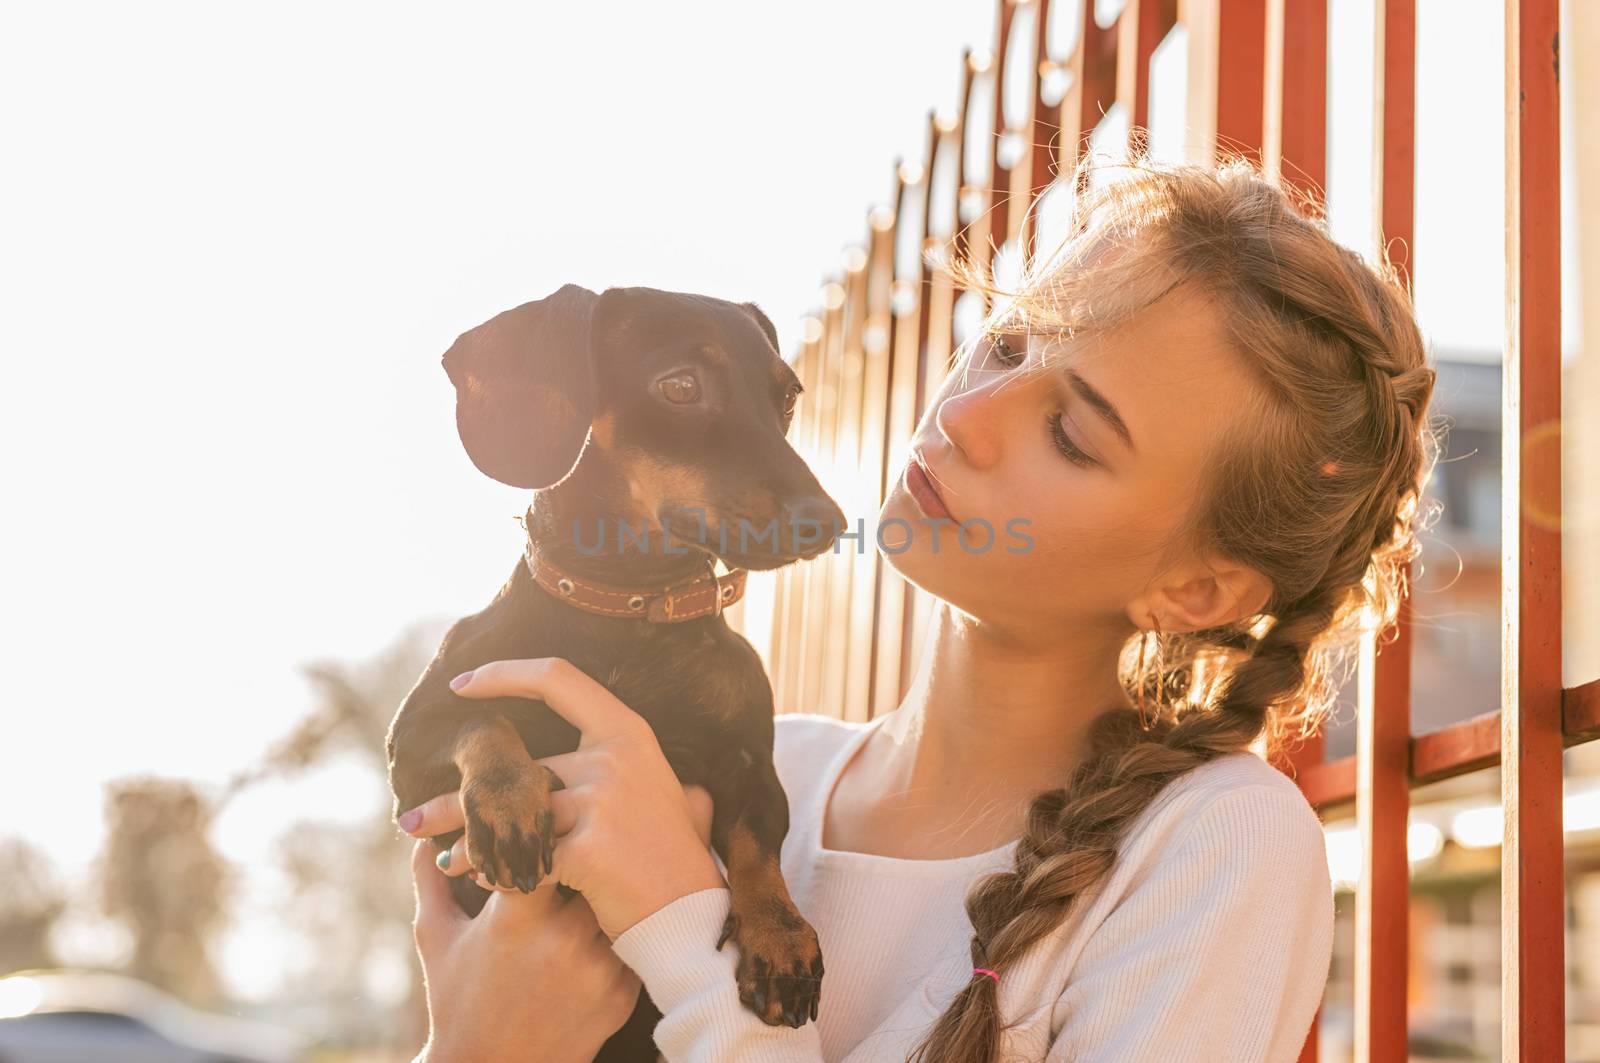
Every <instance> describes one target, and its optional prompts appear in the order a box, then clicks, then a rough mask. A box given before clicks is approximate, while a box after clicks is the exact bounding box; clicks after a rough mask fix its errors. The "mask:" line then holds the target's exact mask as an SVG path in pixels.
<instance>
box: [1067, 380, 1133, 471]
mask: <svg viewBox="0 0 1600 1063" xmlns="http://www.w3.org/2000/svg"><path fill="white" fill-rule="evenodd" d="M1061 373H1062V375H1063V376H1065V377H1066V379H1067V383H1068V384H1071V385H1072V390H1073V391H1076V392H1077V393H1078V395H1079V396H1080V397H1081V398H1082V399H1083V401H1084V402H1087V403H1088V404H1089V405H1090V406H1092V407H1094V412H1095V413H1098V414H1099V415H1100V417H1101V418H1102V419H1103V420H1104V421H1105V422H1106V424H1108V425H1110V426H1111V430H1112V431H1113V432H1115V433H1117V435H1118V436H1119V437H1120V438H1121V439H1122V442H1123V443H1125V444H1126V445H1127V447H1128V450H1129V451H1130V452H1132V453H1133V454H1138V453H1139V452H1138V450H1136V449H1135V448H1134V445H1133V434H1132V433H1131V432H1129V431H1128V426H1127V425H1126V424H1125V423H1124V422H1123V420H1122V415H1121V414H1119V413H1117V408H1116V407H1115V406H1113V405H1111V401H1110V400H1109V399H1107V398H1106V397H1105V396H1104V395H1102V394H1100V392H1098V391H1096V390H1095V389H1094V387H1093V385H1091V384H1090V383H1089V382H1088V381H1087V380H1085V379H1083V377H1081V376H1079V375H1078V373H1077V371H1076V370H1074V369H1073V368H1072V367H1071V366H1063V367H1062V369H1061Z"/></svg>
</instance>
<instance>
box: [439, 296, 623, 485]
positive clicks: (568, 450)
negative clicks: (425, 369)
mask: <svg viewBox="0 0 1600 1063" xmlns="http://www.w3.org/2000/svg"><path fill="white" fill-rule="evenodd" d="M596 299H597V296H596V295H595V294H594V293H593V292H591V291H589V290H588V289H587V288H581V287H579V286H578V285H576V284H568V285H564V286H563V287H562V288H561V289H560V290H559V291H557V292H555V293H554V294H552V295H548V296H546V297H545V298H543V299H539V300H535V301H534V302H531V303H523V304H522V305H521V306H519V307H515V308H513V309H511V310H507V311H505V312H504V313H501V314H496V315H495V316H494V317H492V318H490V319H489V320H488V321H485V322H484V323H483V324H481V325H479V326H478V327H477V328H475V329H472V330H471V331H470V332H465V333H463V334H462V335H461V337H460V338H459V339H457V340H456V342H455V343H454V344H453V345H452V346H451V347H450V349H449V350H448V351H446V352H445V355H444V369H445V372H446V373H448V374H449V375H450V382H451V383H453V384H454V385H455V388H456V429H457V431H458V432H460V434H461V442H462V444H463V445H464V446H465V447H466V448H467V455H468V456H469V457H471V458H472V463H473V464H474V465H476V466H477V467H478V468H479V469H480V470H481V471H482V472H483V473H484V474H485V475H487V476H491V477H493V478H494V479H496V480H499V481H500V482H501V483H504V484H510V485H511V486H513V487H525V488H531V489H533V490H539V489H541V488H545V487H551V486H554V485H555V484H557V483H560V482H561V481H562V480H564V479H566V477H567V475H568V474H569V473H570V472H571V471H572V470H573V468H574V467H576V465H577V464H578V457H579V455H580V454H581V453H582V451H583V445H584V440H585V439H587V438H588V434H589V424H590V422H591V421H592V420H593V419H594V412H595V371H594V359H593V355H592V353H591V351H590V343H589V315H590V311H591V310H592V309H593V307H594V304H595V301H596Z"/></svg>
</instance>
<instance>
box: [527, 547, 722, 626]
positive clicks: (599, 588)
mask: <svg viewBox="0 0 1600 1063" xmlns="http://www.w3.org/2000/svg"><path fill="white" fill-rule="evenodd" d="M522 556H523V559H524V560H525V561H526V562H527V563H528V572H529V573H530V574H532V576H533V578H534V581H535V582H536V583H538V584H539V586H541V587H543V588H544V589H545V590H547V591H549V592H550V593H551V594H552V595H554V596H555V597H557V598H560V599H561V600H562V601H564V602H567V603H568V604H570V605H575V606H577V607H578V608H579V609H584V610H587V611H589V612H591V613H599V614H600V615H601V616H628V617H635V618H643V619H647V620H649V621H650V622H651V623H654V624H670V623H675V622H677V621H679V620H693V619H695V618H697V617H702V616H719V615H721V613H722V610H724V609H726V608H727V607H728V606H730V605H732V604H733V603H734V602H737V601H738V600H739V599H740V598H742V597H744V581H745V576H746V575H747V573H746V572H745V570H744V569H742V568H736V569H733V570H731V571H729V572H728V573H727V574H725V575H722V576H718V575H717V562H716V559H715V558H711V557H707V558H706V571H705V572H703V573H701V574H700V575H698V576H695V577H693V578H692V579H688V580H681V581H679V582H677V583H674V584H669V585H668V586H665V587H641V588H633V587H619V586H617V585H616V584H613V583H600V582H597V581H595V580H587V579H580V578H578V577H577V576H574V575H572V574H570V573H568V572H565V571H563V570H561V569H560V568H557V567H556V566H555V565H553V564H551V563H550V559H549V558H548V557H546V556H545V555H543V554H541V553H540V552H539V551H538V550H537V549H536V548H535V547H534V544H533V540H532V539H530V540H528V545H527V547H526V548H525V549H524V550H523V555H522Z"/></svg>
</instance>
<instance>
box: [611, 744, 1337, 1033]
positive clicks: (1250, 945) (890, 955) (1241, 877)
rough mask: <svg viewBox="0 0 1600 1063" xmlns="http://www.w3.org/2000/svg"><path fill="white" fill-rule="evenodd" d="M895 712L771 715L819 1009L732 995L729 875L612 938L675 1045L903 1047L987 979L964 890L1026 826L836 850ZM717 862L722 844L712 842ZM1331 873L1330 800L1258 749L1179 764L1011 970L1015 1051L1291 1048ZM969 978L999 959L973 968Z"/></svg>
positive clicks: (1324, 925)
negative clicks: (984, 837) (783, 1020)
mask: <svg viewBox="0 0 1600 1063" xmlns="http://www.w3.org/2000/svg"><path fill="white" fill-rule="evenodd" d="M884 718H885V717H878V718H877V719H875V720H873V721H871V722H869V723H845V722H843V721H840V720H836V719H833V718H832V717H828V716H819V715H813V714H809V713H789V714H782V715H779V716H778V717H777V720H776V724H775V726H776V737H775V741H774V765H775V767H776V769H777V772H778V777H779V779H780V780H781V781H782V783H783V786H784V789H785V791H786V792H787V793H788V795H789V808H790V826H789V834H788V836H787V837H786V838H785V840H784V843H783V850H782V854H781V864H782V868H783V874H784V878H785V880H786V881H787V883H788V885H789V890H790V893H791V895H792V896H793V898H794V901H795V904H796V905H797V906H798V907H799V909H800V912H801V914H802V915H804V916H805V917H806V919H807V920H809V921H810V923H811V925H812V926H813V927H814V928H815V929H816V931H817V937H818V939H819V943H820V945H821V949H822V959H823V964H824V967H825V972H824V974H823V978H822V995H821V998H820V1000H819V1003H818V1015H817V1020H816V1021H815V1022H809V1021H808V1022H807V1023H805V1024H804V1025H803V1026H801V1027H800V1028H798V1029H794V1028H791V1027H787V1026H768V1025H766V1024H765V1023H764V1022H762V1021H761V1019H759V1018H758V1017H757V1016H755V1015H754V1014H752V1013H751V1012H750V1011H749V1010H747V1009H746V1008H745V1007H744V1005H743V1004H741V1003H740V1002H739V991H738V986H737V984H736V978H735V968H736V965H737V962H738V951H737V949H736V948H735V947H734V945H733V943H732V942H730V943H728V944H727V945H725V946H724V948H723V949H722V950H721V951H718V950H717V948H716V941H717V937H718V935H719V933H720V932H721V929H722V924H723V921H724V920H725V919H726V918H727V915H728V910H729V902H730V894H729V891H728V889H727V887H719V888H715V889H705V890H700V891H698V892H695V893H691V894H688V895H687V896H684V897H680V898H678V899H677V900H675V901H673V902H672V903H670V904H668V905H666V906H665V907H663V908H661V909H660V910H658V911H656V912H654V913H653V914H651V915H650V916H648V917H646V918H645V919H643V920H641V921H640V922H638V923H636V924H634V925H633V926H632V927H629V928H628V929H627V930H626V931H625V932H623V933H622V935H621V936H619V937H618V938H617V939H616V941H614V942H613V943H612V947H613V948H614V950H615V951H616V954H617V955H618V957H619V958H621V960H622V961H623V962H624V963H626V964H627V965H628V966H629V967H631V968H632V969H633V970H634V972H635V973H637V974H638V975H639V978H640V980H641V981H642V982H643V983H644V986H645V989H646V990H647V991H648V992H649V994H650V997H651V999H652V1000H653V1001H654V1002H655V1005H656V1007H658V1008H659V1009H660V1010H661V1012H662V1019H661V1021H660V1023H659V1024H657V1026H656V1030H655V1040H656V1044H657V1046H658V1047H659V1048H660V1050H661V1054H662V1056H663V1057H664V1058H665V1059H666V1060H667V1063H722V1061H739V1063H746V1061H748V1063H817V1061H820V1060H828V1061H834V1060H841V1061H849V1063H865V1061H868V1060H870V1061H873V1063H879V1061H885V1060H904V1059H905V1058H906V1057H907V1055H908V1054H909V1053H910V1051H911V1049H912V1048H913V1047H914V1046H915V1045H916V1044H917V1043H918V1042H919V1041H920V1040H921V1039H922V1037H923V1036H924V1035H925V1034H926V1033H927V1031H928V1030H929V1029H930V1028H931V1026H932V1024H933V1022H934V1021H935V1019H937V1017H938V1016H939V1014H940V1013H941V1012H942V1011H943V1010H944V1008H945V1006H946V1005H947V1004H948V1003H949V1002H950V1001H951V999H953V998H954V996H955V994H956V993H957V991H959V990H960V988H961V987H962V986H964V985H966V984H967V983H968V982H969V981H970V980H971V979H972V978H973V977H974V975H973V974H972V963H971V960H970V958H969V947H970V942H971V940H972V925H971V923H970V922H969V920H968V919H967V916H966V909H965V907H964V900H965V898H966V895H967V891H968V890H969V889H970V888H971V886H972V884H973V883H974V881H975V880H976V879H977V878H979V877H980V876H982V875H984V874H986V873H989V872H991V871H998V870H1005V869H1007V868H1009V867H1010V866H1011V854H1012V852H1013V850H1014V847H1015V844H1016V843H1015V841H1013V842H1011V843H1009V844H1007V845H1005V846H1002V847H1001V848H999V849H994V850H991V851H989V852H987V853H979V854H976V855H973V856H967V857H959V858H956V859H949V860H911V859H901V858H895V857H887V856H880V855H877V854H872V853H858V852H848V851H843V850H834V849H824V848H822V845H821V834H822V823H823V811H824V808H825V806H826V802H827V800H828V799H829V798H830V797H831V796H832V794H833V789H834V784H835V782H836V781H837V780H838V778H839V776H840V774H841V773H842V769H843V767H844V765H845V764H846V763H847V762H848V760H849V758H850V757H851V755H852V754H854V753H855V751H856V750H857V749H858V748H859V747H860V746H861V745H862V744H863V743H864V742H865V741H866V740H867V737H868V736H869V734H870V733H871V731H872V729H873V728H874V727H876V726H877V725H878V724H879V723H880V722H881V721H882V720H883V719H884ZM719 864H720V861H719ZM1332 947H1333V891H1332V885H1331V882H1330V880H1329V875H1328V862H1327V852H1326V848H1325V845H1324V842H1323V834H1322V826H1321V823H1320V821H1319V820H1318V818H1317V814H1316V812H1315V811H1314V810H1313V809H1312V808H1311V806H1310V805H1309V804H1307V803H1306V800H1305V798H1304V797H1303V796H1302V795H1301V793H1300V791H1299V789H1298V788H1296V786H1295V785H1294V783H1293V782H1292V781H1291V780H1289V779H1288V778H1287V777H1285V776H1284V775H1283V774H1281V773H1280V772H1278V771H1277V770H1275V769H1274V768H1272V767H1271V766H1270V765H1268V764H1267V763H1265V762H1264V761H1263V760H1261V759H1260V758H1259V757H1257V756H1255V755H1253V754H1250V753H1235V754H1230V755H1227V756H1223V757H1219V758H1217V759H1215V760H1213V761H1210V762H1208V763H1206V764H1203V765H1201V766H1200V767H1198V768H1196V769H1194V770H1193V771H1191V772H1189V773H1188V774H1186V775H1184V776H1182V777H1180V778H1179V779H1177V780H1174V781H1173V782H1172V783H1170V784H1169V785H1168V786H1167V787H1166V788H1165V789H1164V790H1162V791H1161V793H1160V794H1158V795H1157V797H1156V799H1155V801H1154V802H1153V803H1152V804H1151V805H1150V807H1149V808H1147V809H1146V810H1145V811H1144V812H1143V813H1142V814H1141V815H1140V816H1139V817H1138V818H1137V819H1135V821H1134V822H1133V823H1132V824H1131V825H1130V828H1129V830H1128V832H1127V834H1126V835H1125V837H1124V840H1123V843H1122V845H1121V847H1120V850H1119V853H1118V859H1117V861H1116V864H1115V866H1114V868H1113V870H1112V871H1111V873H1110V874H1109V875H1108V876H1107V879H1106V880H1105V881H1104V884H1103V886H1102V887H1101V889H1100V890H1098V891H1097V892H1096V893H1094V894H1092V895H1085V896H1083V897H1080V898H1079V899H1078V900H1076V901H1075V902H1074V903H1073V904H1072V905H1071V906H1070V908H1069V914H1068V916H1067V918H1066V919H1065V920H1064V922H1063V923H1062V925H1061V926H1059V927H1058V928H1057V929H1056V930H1055V931H1054V932H1052V933H1051V934H1050V935H1049V936H1047V937H1046V938H1044V939H1043V940H1041V941H1040V942H1039V943H1038V944H1037V945H1036V946H1035V947H1034V948H1033V949H1032V950H1030V952H1029V954H1028V955H1027V956H1026V958H1025V959H1023V960H1021V961H1019V962H1017V963H1016V964H1014V965H1013V966H1012V967H1011V968H1010V969H1008V970H1006V971H1003V972H1001V977H1000V983H999V988H998V992H999V1007H1000V1011H1001V1016H1002V1025H1004V1024H1005V1023H1007V1022H1011V1021H1014V1020H1020V1021H1019V1022H1018V1024H1017V1026H1016V1027H1015V1028H1014V1029H1012V1030H1011V1031H1009V1032H1007V1033H1005V1034H1003V1035H1002V1042H1001V1053H1000V1058H1001V1059H1007V1060H1010V1059H1019V1060H1046V1061H1049V1063H1065V1061H1067V1060H1072V1061H1074V1063H1090V1061H1093V1063H1139V1061H1145V1060H1150V1061H1159V1063H1166V1061H1169V1060H1185V1061H1196V1063H1206V1061H1211V1060H1216V1061H1219V1063H1224V1061H1225V1063H1251V1061H1257V1060H1262V1061H1271V1063H1277V1061H1293V1060H1295V1059H1296V1058H1297V1056H1298V1054H1299V1051H1300V1048H1301V1045H1302V1043H1303V1042H1304V1040H1305V1037H1306V1033H1307V1031H1308V1030H1309V1028H1310V1025H1311V1020H1312V1017H1313V1016H1314V1015H1315V1013H1316V1010H1317V1007H1318V1005H1319V1003H1320V1002H1321V999H1322V991H1323V987H1324V983H1325V982H1326V980H1327V975H1328V962H1329V958H1330V955H1331V952H1332ZM977 977H986V976H983V975H978V976H977Z"/></svg>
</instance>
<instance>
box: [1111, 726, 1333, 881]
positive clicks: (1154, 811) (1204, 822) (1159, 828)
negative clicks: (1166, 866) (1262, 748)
mask: <svg viewBox="0 0 1600 1063" xmlns="http://www.w3.org/2000/svg"><path fill="white" fill-rule="evenodd" d="M1128 847H1129V848H1130V849H1137V850H1142V855H1143V856H1144V857H1146V858H1147V859H1151V860H1159V859H1160V858H1162V857H1165V856H1169V855H1177V854H1180V853H1192V852H1193V851H1195V850H1196V849H1225V850H1227V851H1228V852H1230V853H1231V854H1233V859H1234V860H1235V861H1245V860H1249V859H1250V858H1251V854H1257V855H1258V856H1259V857H1260V858H1261V859H1262V860H1263V861H1265V862H1268V863H1274V864H1281V863H1284V862H1288V863H1296V864H1299V865H1301V866H1302V867H1304V866H1308V865H1309V867H1310V868H1311V869H1312V870H1316V869H1319V868H1320V869H1321V870H1322V873H1324V874H1326V862H1327V849H1326V843H1325V841H1324V836H1323V831H1322V821H1321V819H1319V818H1318V816H1317V813H1316V810H1315V809H1313V808H1312V807H1311V805H1310V803H1308V802H1307V801H1306V798H1305V795H1304V794H1302V793H1301V792H1300V788H1299V786H1297V785H1296V784H1295V782H1294V780H1293V779H1290V778H1289V777H1288V776H1287V775H1285V774H1284V773H1283V772H1281V771H1279V770H1278V769H1277V768H1274V767H1273V766H1272V765H1270V764H1268V763H1267V762H1266V761H1264V760H1262V759H1261V758H1260V757H1258V756H1256V755H1255V754H1254V753H1249V752H1238V753H1227V754H1224V755H1222V756H1219V757H1216V758H1214V759H1212V760H1209V761H1206V762H1205V763H1203V764H1201V765H1199V766H1197V767H1195V768H1194V769H1192V770H1191V771H1189V772H1187V773H1185V774H1183V775H1181V776H1179V777H1178V778H1176V779H1174V780H1173V781H1172V782H1171V783H1169V784H1167V786H1166V788H1165V789H1163V790H1162V792H1161V793H1160V794H1158V795H1157V797H1156V800H1154V801H1153V802H1151V805H1150V807H1149V808H1147V809H1146V810H1145V811H1144V814H1143V815H1141V816H1140V818H1139V821H1138V822H1136V823H1135V824H1134V825H1133V828H1132V829H1131V830H1130V832H1129V839H1128Z"/></svg>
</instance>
